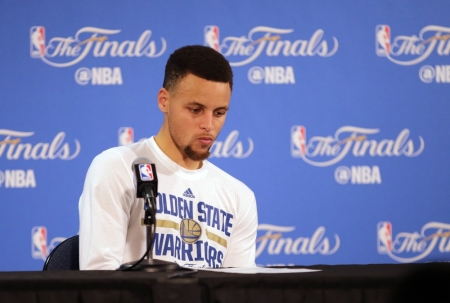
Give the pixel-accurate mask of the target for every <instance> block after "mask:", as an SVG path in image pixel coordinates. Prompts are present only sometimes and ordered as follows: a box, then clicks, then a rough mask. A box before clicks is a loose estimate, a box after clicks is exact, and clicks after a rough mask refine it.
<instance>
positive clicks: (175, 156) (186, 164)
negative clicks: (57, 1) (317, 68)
mask: <svg viewBox="0 0 450 303" xmlns="http://www.w3.org/2000/svg"><path fill="white" fill-rule="evenodd" d="M154 138H155V142H156V144H157V145H158V147H159V148H160V149H161V151H162V152H163V153H164V154H165V155H166V156H167V157H169V159H170V160H172V161H173V162H175V163H177V164H178V165H180V166H181V167H183V168H185V169H189V170H194V169H199V168H201V167H202V166H203V161H194V160H191V159H189V158H188V157H186V155H185V154H184V153H183V151H181V150H179V149H178V147H177V146H176V145H175V143H174V142H173V140H172V138H171V136H170V135H169V134H168V133H166V132H165V131H164V129H163V128H161V129H160V130H159V132H158V134H157V135H156V136H155V137H154Z"/></svg>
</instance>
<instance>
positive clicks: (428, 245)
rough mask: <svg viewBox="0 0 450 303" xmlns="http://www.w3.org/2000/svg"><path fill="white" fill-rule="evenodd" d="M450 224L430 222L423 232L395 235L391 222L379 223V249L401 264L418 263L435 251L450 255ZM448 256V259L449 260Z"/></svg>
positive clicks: (381, 252)
mask: <svg viewBox="0 0 450 303" xmlns="http://www.w3.org/2000/svg"><path fill="white" fill-rule="evenodd" d="M449 237H450V224H448V223H441V222H429V223H427V224H425V225H424V226H423V227H422V229H421V231H420V232H418V231H415V232H401V233H398V234H397V235H395V237H394V234H393V228H392V223H391V222H387V221H385V222H379V223H378V225H377V248H378V253H379V254H385V255H388V256H389V257H390V258H391V259H393V260H395V261H397V262H401V263H411V262H417V261H419V260H422V259H424V258H426V257H427V256H428V255H430V254H431V253H432V252H433V251H438V252H439V253H446V254H449V253H450V241H449ZM449 257H450V255H447V256H446V258H449Z"/></svg>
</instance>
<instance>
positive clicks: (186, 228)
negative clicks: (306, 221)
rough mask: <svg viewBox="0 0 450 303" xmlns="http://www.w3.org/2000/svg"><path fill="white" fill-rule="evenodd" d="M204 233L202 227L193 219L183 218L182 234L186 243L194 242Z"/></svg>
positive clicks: (181, 224)
mask: <svg viewBox="0 0 450 303" xmlns="http://www.w3.org/2000/svg"><path fill="white" fill-rule="evenodd" d="M201 235H202V227H201V226H200V224H198V223H197V222H195V221H194V220H192V219H183V220H182V221H181V223H180V236H181V239H183V241H184V242H185V243H188V244H192V243H195V242H197V241H198V239H200V237H201Z"/></svg>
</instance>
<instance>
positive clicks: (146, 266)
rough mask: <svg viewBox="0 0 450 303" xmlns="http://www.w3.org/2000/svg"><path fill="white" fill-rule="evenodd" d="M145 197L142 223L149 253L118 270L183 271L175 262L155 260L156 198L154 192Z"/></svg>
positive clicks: (149, 192)
mask: <svg viewBox="0 0 450 303" xmlns="http://www.w3.org/2000/svg"><path fill="white" fill-rule="evenodd" d="M143 196H144V197H145V198H144V201H145V202H144V210H145V212H144V218H143V219H142V222H143V225H145V229H146V238H147V251H146V252H145V254H144V256H143V257H142V258H141V259H140V260H137V261H133V262H128V263H124V264H122V265H121V266H120V267H119V269H118V270H136V271H147V272H161V271H174V270H179V269H181V267H180V266H179V265H178V264H177V263H175V262H168V261H163V260H157V259H156V260H154V259H153V240H154V238H155V230H156V198H155V196H154V194H153V191H152V190H149V191H147V192H146V193H145V194H144V195H143Z"/></svg>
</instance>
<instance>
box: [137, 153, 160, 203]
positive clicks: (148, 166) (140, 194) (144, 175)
mask: <svg viewBox="0 0 450 303" xmlns="http://www.w3.org/2000/svg"><path fill="white" fill-rule="evenodd" d="M131 169H132V170H133V173H134V185H135V189H136V197H137V198H146V199H148V198H156V195H157V194H158V175H157V174H156V166H155V164H154V163H153V162H152V161H150V160H149V159H147V158H145V157H139V158H137V159H136V160H134V161H133V164H132V165H131Z"/></svg>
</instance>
